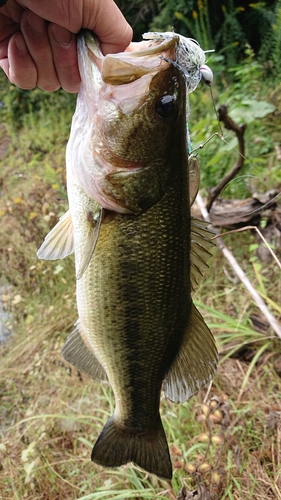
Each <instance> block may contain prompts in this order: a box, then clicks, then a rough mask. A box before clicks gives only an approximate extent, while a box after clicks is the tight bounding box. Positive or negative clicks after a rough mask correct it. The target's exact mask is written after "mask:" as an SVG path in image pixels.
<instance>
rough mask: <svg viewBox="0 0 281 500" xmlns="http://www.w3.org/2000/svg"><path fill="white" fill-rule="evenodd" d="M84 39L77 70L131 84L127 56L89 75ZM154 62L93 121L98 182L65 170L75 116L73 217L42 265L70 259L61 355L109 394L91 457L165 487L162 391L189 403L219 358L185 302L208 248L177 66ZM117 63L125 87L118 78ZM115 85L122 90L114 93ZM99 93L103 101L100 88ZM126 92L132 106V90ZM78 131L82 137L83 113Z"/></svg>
mask: <svg viewBox="0 0 281 500" xmlns="http://www.w3.org/2000/svg"><path fill="white" fill-rule="evenodd" d="M87 36H88V35H87ZM85 39H86V38H85ZM85 39H84V38H83V39H82V42H80V43H82V48H83V50H82V49H81V54H80V58H82V59H83V60H82V63H83V64H84V67H87V64H88V58H89V57H91V64H92V65H94V66H95V69H94V70H93V72H94V73H93V74H94V75H95V77H94V80H96V81H97V80H98V79H100V80H98V84H100V83H101V82H102V85H103V82H104V80H106V85H109V86H110V87H113V88H112V89H111V95H112V93H114V92H115V99H117V98H116V95H117V94H118V92H119V91H120V92H121V90H122V86H123V88H124V85H131V83H130V82H127V80H128V79H130V72H131V73H133V74H135V73H134V72H135V69H134V71H132V68H131V67H130V68H128V64H129V63H130V61H131V60H132V58H133V55H131V59H130V57H129V55H126V56H125V63H126V64H124V61H123V60H122V55H120V56H119V59H120V60H121V61H122V64H121V66H120V60H119V62H118V57H117V56H118V55H117V56H116V59H114V65H113V69H112V61H111V66H110V68H109V69H108V68H107V67H106V65H105V68H104V67H103V68H102V70H101V69H100V68H98V72H97V70H96V66H98V62H97V60H94V61H93V60H92V58H93V56H92V53H91V54H90V56H89V52H87V54H88V55H87V54H86V53H85V51H89V50H90V49H89V46H90V47H93V45H91V44H93V42H92V41H89V42H88V44H87V43H85ZM164 42H165V43H166V41H164ZM142 43H143V42H142ZM178 43H179V41H178V39H177V38H176V35H175V36H173V37H172V41H171V40H168V48H167V47H166V51H165V52H164V54H165V57H166V59H169V60H170V59H171V58H173V60H175V59H176V50H177V46H178ZM169 44H170V45H169ZM151 47H152V48H151V50H152V51H154V52H153V53H152V54H151V55H150V53H149V49H144V50H142V54H143V53H144V52H145V51H146V52H147V54H146V52H145V57H147V59H148V60H149V57H150V56H151V57H155V54H156V55H157V57H158V59H159V54H158V52H157V50H156V49H158V47H159V42H157V43H156V46H155V45H153V44H152V45H151ZM95 50H96V49H95ZM167 51H169V54H168V56H169V57H167ZM159 52H160V55H161V54H162V53H163V50H160V51H159ZM135 57H136V61H138V60H137V56H135ZM126 58H127V59H126ZM128 61H129V62H128ZM159 61H162V62H161V64H162V63H163V64H162V68H161V69H160V68H159ZM159 61H158V60H157V59H156V63H155V64H154V65H152V70H151V67H149V71H148V73H147V72H145V71H147V68H145V69H142V70H139V73H138V74H137V78H136V80H135V81H138V80H139V79H141V78H143V77H144V78H146V79H147V82H146V84H145V85H146V86H145V89H146V90H145V92H144V94H143V95H142V97H141V99H139V100H138V104H137V105H135V107H134V106H133V104H132V102H130V103H128V102H127V103H125V104H124V100H123V101H122V103H123V104H121V106H118V105H117V109H115V108H114V107H113V106H111V107H110V106H109V108H108V114H106V113H105V114H104V115H103V119H102V118H100V122H99V123H100V127H101V128H102V131H99V132H97V135H98V140H97V139H96V138H95V137H94V138H92V139H91V141H90V144H88V145H87V148H88V153H87V155H86V156H87V158H88V157H89V155H90V153H92V154H93V155H95V154H96V152H97V157H98V160H97V162H98V163H99V174H93V172H91V173H89V172H88V171H87V162H85V164H84V166H83V167H82V168H81V169H80V170H79V168H78V167H75V166H73V164H74V163H75V161H74V159H75V158H76V157H77V154H78V153H77V148H76V147H75V145H76V144H77V143H79V140H78V136H79V133H78V132H79V130H80V129H79V127H78V126H77V123H78V121H79V119H80V118H79V116H80V115H81V114H82V113H81V107H80V108H79V107H78V115H77V111H76V118H75V117H74V124H73V132H72V137H71V138H70V142H69V145H68V153H67V183H68V198H69V212H68V213H67V214H66V215H65V216H64V217H63V218H62V219H61V220H60V221H59V223H58V225H57V227H56V228H54V229H53V230H52V232H51V233H50V235H49V236H48V237H47V238H46V240H45V242H44V243H43V245H42V247H41V249H40V250H39V256H40V257H41V258H58V257H60V258H61V257H65V256H66V255H69V254H70V253H72V251H73V250H74V252H75V262H76V274H77V278H78V279H77V306H78V313H79V320H78V322H77V324H76V327H75V329H74V331H73V332H72V334H71V335H70V336H69V338H68V339H67V341H66V343H65V345H64V347H63V355H64V357H65V359H66V360H68V361H69V362H70V363H72V364H73V365H74V366H76V367H77V369H79V370H81V371H82V372H84V373H87V374H88V375H89V376H90V377H92V378H94V379H97V380H100V381H105V380H108V381H109V383H110V385H111V387H112V389H113V392H114V397H115V404H116V406H115V411H114V414H113V415H112V417H111V418H110V419H109V420H108V422H107V423H106V425H105V427H104V429H103V431H102V433H101V434H100V436H99V438H98V440H97V442H96V444H95V446H94V448H93V451H92V460H93V461H94V462H96V463H98V464H101V465H103V466H109V467H115V466H119V465H122V464H126V463H127V462H134V463H136V464H138V465H139V466H140V467H142V468H143V469H145V470H147V471H148V472H152V473H154V474H156V475H157V476H159V477H161V478H165V479H170V478H171V476H172V466H171V460H170V455H169V449H168V444H167V440H166V436H165V432H164V429H163V426H162V422H161V418H160V414H159V404H160V394H161V388H162V387H163V388H164V391H165V394H166V396H167V397H168V398H169V399H170V400H172V401H174V402H183V401H186V400H187V399H188V398H189V397H190V396H191V395H193V394H194V393H196V392H197V391H199V390H200V389H201V388H203V387H205V386H206V385H207V384H208V382H209V381H210V380H211V379H212V377H213V375H214V372H215V369H216V364H217V351H216V347H215V342H214V339H213V336H212V334H211V332H210V330H209V329H208V327H207V325H206V324H205V323H204V321H203V318H202V317H201V315H200V313H199V312H198V311H197V309H196V308H195V306H194V304H193V302H192V298H191V292H192V288H193V285H194V284H195V282H196V280H197V278H198V277H199V275H200V274H201V272H202V270H203V269H204V267H205V266H206V260H207V258H208V257H209V249H210V247H211V245H212V243H211V242H210V238H209V233H208V231H207V230H206V227H205V224H204V223H200V222H199V221H193V220H192V219H191V216H190V195H189V176H188V157H187V150H186V113H185V110H186V101H185V98H186V93H185V82H184V78H183V76H182V74H181V72H180V71H179V69H178V68H177V67H176V66H174V65H173V64H171V63H170V62H169V61H168V62H167V61H165V60H163V59H162V60H161V59H159ZM82 63H81V64H82ZM108 64H109V63H108ZM118 64H119V69H120V67H121V69H120V73H121V74H122V78H121V77H120V78H119V79H118V78H117V77H116V78H117V80H116V81H115V79H114V78H115V77H114V75H115V74H116V75H118ZM136 67H137V68H138V65H137V62H136ZM102 71H103V72H102ZM111 74H112V75H113V76H110V75H111ZM101 75H103V77H102V76H101ZM85 78H86V77H85ZM120 79H121V83H120ZM122 79H123V80H125V83H124V82H123V80H122ZM82 81H83V72H82ZM108 81H109V83H108ZM122 82H123V83H122ZM84 83H85V82H84ZM102 85H101V86H102ZM116 85H117V86H118V87H121V89H117V91H116ZM137 85H140V84H139V83H137ZM140 86H141V85H140ZM83 92H85V94H83ZM106 92H107V93H108V95H109V94H110V92H109V91H108V88H106V89H105V90H103V92H102V93H103V95H106ZM87 93H88V95H89V93H90V92H89V90H87V85H86V84H85V88H84V90H83V89H82V99H83V100H84V102H86V101H87V99H88V102H89V97H87ZM123 95H124V94H123ZM126 95H127V96H128V98H129V99H133V97H134V96H133V97H132V98H131V97H130V95H131V94H130V90H129V88H128V91H127V94H126ZM163 96H164V97H165V98H164V99H163ZM167 96H168V97H167ZM105 100H106V99H105ZM102 105H103V104H101V106H102ZM104 105H105V109H106V103H104ZM80 106H83V103H82V104H81V105H80ZM83 109H84V111H85V110H86V106H84V108H83ZM128 109H129V111H128ZM85 113H86V112H85ZM159 113H160V114H159ZM100 116H101V115H100ZM108 117H109V119H108V120H107V118H108ZM87 120H88V121H87ZM79 123H80V125H81V123H84V126H85V127H86V128H87V124H88V128H89V115H88V114H87V115H86V117H84V119H82V120H81V121H80V122H79ZM75 124H76V125H75ZM85 124H86V125H85ZM80 125H79V126H80ZM77 131H78V132H77ZM116 138H117V139H116ZM95 141H96V142H95ZM96 144H98V146H96ZM108 165H110V169H111V168H112V169H111V170H110V171H109V167H108ZM93 166H94V168H96V163H95V162H93ZM102 167H103V168H102ZM105 170H106V172H105ZM82 171H83V175H82V177H83V178H82V180H81V176H80V172H82ZM95 176H96V177H95ZM91 179H92V182H93V183H96V184H98V189H97V191H98V195H96V192H95V193H93V192H92V191H91V189H92V188H91ZM97 179H98V180H97ZM95 189H96V187H95Z"/></svg>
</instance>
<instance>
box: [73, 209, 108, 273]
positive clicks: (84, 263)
mask: <svg viewBox="0 0 281 500" xmlns="http://www.w3.org/2000/svg"><path fill="white" fill-rule="evenodd" d="M102 218H103V209H102V208H100V210H99V211H98V212H97V213H96V214H88V221H89V228H90V229H89V234H88V238H87V242H86V245H85V248H84V251H83V258H82V259H81V262H80V263H79V267H78V269H77V270H76V279H77V280H80V278H82V276H83V274H84V272H85V270H86V269H87V267H88V265H89V263H90V260H91V258H92V257H93V254H94V251H95V248H96V244H97V241H98V237H99V234H100V226H101V222H102Z"/></svg>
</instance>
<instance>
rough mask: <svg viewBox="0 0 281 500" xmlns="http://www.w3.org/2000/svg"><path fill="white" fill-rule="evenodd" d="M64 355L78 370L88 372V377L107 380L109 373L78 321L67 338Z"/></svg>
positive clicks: (63, 350) (63, 349)
mask: <svg viewBox="0 0 281 500" xmlns="http://www.w3.org/2000/svg"><path fill="white" fill-rule="evenodd" d="M62 355H63V357H64V359H65V360H66V361H68V362H69V363H71V364H72V365H73V366H75V368H77V370H79V371H81V372H83V373H86V375H88V377H90V378H93V379H94V380H98V381H100V382H102V381H104V382H105V381H107V375H106V373H105V370H104V369H103V367H102V365H101V364H100V362H99V361H98V360H97V358H96V356H95V355H94V354H93V352H92V351H90V349H88V347H87V346H86V344H85V343H84V341H83V338H82V337H81V333H80V324H79V322H77V323H76V325H75V329H74V330H73V332H72V333H71V334H70V335H69V337H68V338H67V340H66V342H65V344H64V346H63V348H62Z"/></svg>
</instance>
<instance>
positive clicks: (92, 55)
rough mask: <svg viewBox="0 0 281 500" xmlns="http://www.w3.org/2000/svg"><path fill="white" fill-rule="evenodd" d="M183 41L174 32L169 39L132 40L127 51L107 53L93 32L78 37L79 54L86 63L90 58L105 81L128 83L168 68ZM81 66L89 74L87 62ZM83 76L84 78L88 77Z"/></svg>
mask: <svg viewBox="0 0 281 500" xmlns="http://www.w3.org/2000/svg"><path fill="white" fill-rule="evenodd" d="M179 42H180V38H179V36H178V35H176V34H175V33H171V34H170V36H166V37H165V38H159V39H149V40H143V41H142V42H132V43H130V45H129V46H128V47H127V49H126V50H125V52H119V53H117V54H107V55H106V56H104V55H103V54H102V52H101V50H100V43H99V40H98V39H97V38H96V37H94V36H93V34H92V33H91V32H90V31H88V30H82V31H81V32H80V34H79V39H78V55H79V56H80V57H79V60H81V59H84V63H85V59H86V60H87V66H89V65H91V64H92V63H94V64H95V66H96V67H97V68H98V70H99V72H100V76H101V80H102V81H103V82H104V83H105V84H110V85H124V84H126V83H131V82H133V81H135V80H138V79H139V78H141V77H142V76H145V75H151V76H153V74H155V73H157V72H158V71H162V70H165V69H167V68H168V67H169V66H170V61H171V60H174V59H175V56H176V50H177V47H178V45H179ZM79 69H80V72H81V73H83V75H84V76H85V74H86V73H85V71H84V68H83V64H80V65H79ZM83 75H81V76H82V81H83V79H85V78H83Z"/></svg>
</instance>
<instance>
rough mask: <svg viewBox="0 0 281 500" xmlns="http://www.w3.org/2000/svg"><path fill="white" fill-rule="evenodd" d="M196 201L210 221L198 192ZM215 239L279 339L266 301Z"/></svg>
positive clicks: (275, 322)
mask: <svg viewBox="0 0 281 500" xmlns="http://www.w3.org/2000/svg"><path fill="white" fill-rule="evenodd" d="M196 201H197V203H198V205H199V208H200V210H201V213H202V216H203V219H204V220H206V221H208V222H211V221H210V216H209V213H208V211H207V209H206V206H205V204H204V201H203V198H202V196H201V195H200V193H198V195H197V198H196ZM212 230H213V231H214V232H215V234H217V235H218V234H219V231H218V230H217V229H215V228H213V227H212ZM216 241H217V244H218V247H219V249H220V250H221V251H222V253H223V255H224V256H225V257H226V259H227V260H228V262H229V263H230V265H231V267H232V269H233V270H234V271H235V273H236V274H237V276H238V278H239V279H240V281H241V282H242V283H243V285H244V286H245V288H246V289H247V290H248V292H249V293H250V294H251V296H252V298H253V300H254V301H255V303H256V305H257V306H258V308H259V309H260V311H261V312H262V314H263V315H264V316H265V317H266V319H267V321H268V323H269V324H270V326H271V327H272V329H273V330H274V332H275V333H276V335H277V336H278V337H280V339H281V326H280V325H279V323H278V321H276V319H275V317H274V316H273V315H272V314H271V312H270V311H269V310H268V307H267V305H266V303H265V302H264V300H263V299H262V298H261V296H260V295H259V294H258V292H257V291H256V289H255V288H254V287H253V285H252V284H251V282H250V281H249V279H248V278H247V276H246V274H245V273H244V271H243V269H242V268H241V267H240V266H239V264H238V262H237V260H236V259H235V257H234V255H233V254H232V253H231V252H230V250H228V248H227V247H226V245H225V244H224V242H223V240H222V239H221V238H220V237H217V238H216Z"/></svg>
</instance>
